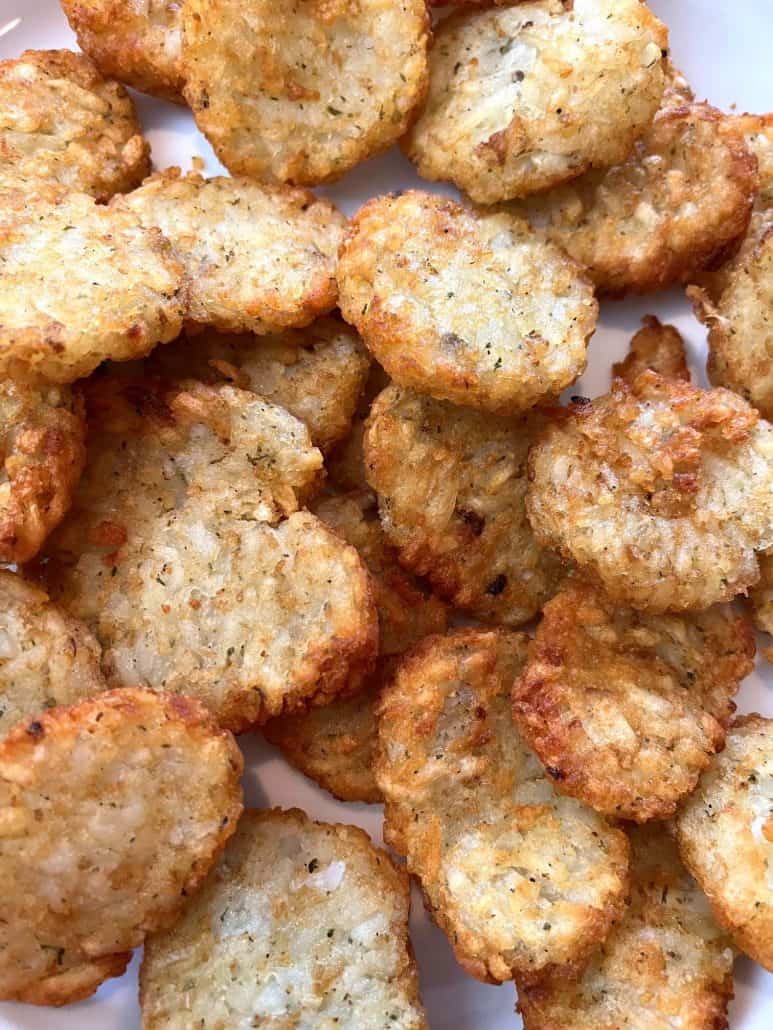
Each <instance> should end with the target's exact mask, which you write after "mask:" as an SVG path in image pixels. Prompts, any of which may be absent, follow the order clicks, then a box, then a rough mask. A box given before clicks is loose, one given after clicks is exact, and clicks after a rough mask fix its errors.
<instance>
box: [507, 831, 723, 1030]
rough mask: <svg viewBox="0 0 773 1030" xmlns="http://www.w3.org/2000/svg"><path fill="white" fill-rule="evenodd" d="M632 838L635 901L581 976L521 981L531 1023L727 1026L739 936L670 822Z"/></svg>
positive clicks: (716, 1029) (565, 1028)
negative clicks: (733, 940)
mask: <svg viewBox="0 0 773 1030" xmlns="http://www.w3.org/2000/svg"><path fill="white" fill-rule="evenodd" d="M630 837H631V880H632V883H631V901H630V905H629V906H628V908H627V909H626V911H625V913H624V915H623V917H622V919H621V920H620V922H619V923H618V924H617V926H615V927H613V929H612V931H611V933H610V934H609V937H608V938H607V939H606V941H604V942H603V944H601V946H600V947H599V949H598V951H597V952H596V954H595V955H594V956H593V958H592V959H591V961H590V962H589V964H588V966H587V968H586V969H585V971H584V972H583V973H582V975H581V976H580V977H579V978H572V977H567V976H566V974H565V973H564V972H563V971H557V972H556V974H555V975H554V976H550V977H546V978H545V979H544V980H542V981H541V982H539V983H535V984H525V983H524V984H522V983H519V984H518V1010H519V1011H520V1013H521V1015H522V1017H523V1025H524V1030H651V1028H652V1027H658V1028H665V1027H680V1028H681V1030H727V1026H728V1022H727V1006H728V1002H729V1001H730V1000H731V998H732V997H733V951H732V948H731V947H730V940H729V939H728V937H727V936H726V935H725V934H724V933H723V932H722V930H721V928H720V927H719V926H718V925H717V923H716V922H715V920H714V918H713V916H712V914H711V910H710V908H709V905H708V902H707V901H706V898H705V897H704V896H703V894H702V893H701V891H700V889H699V888H698V886H697V884H696V883H695V881H694V880H693V879H692V878H691V877H690V875H689V874H688V872H687V871H686V869H685V868H684V867H683V866H682V864H681V862H680V861H679V855H678V854H677V851H676V847H675V846H674V843H673V841H672V840H671V838H670V836H669V834H668V831H667V828H666V827H665V826H664V825H663V824H660V823H653V824H652V825H650V826H639V827H635V828H631V830H630Z"/></svg>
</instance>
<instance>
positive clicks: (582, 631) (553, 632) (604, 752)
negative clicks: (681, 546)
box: [513, 581, 755, 822]
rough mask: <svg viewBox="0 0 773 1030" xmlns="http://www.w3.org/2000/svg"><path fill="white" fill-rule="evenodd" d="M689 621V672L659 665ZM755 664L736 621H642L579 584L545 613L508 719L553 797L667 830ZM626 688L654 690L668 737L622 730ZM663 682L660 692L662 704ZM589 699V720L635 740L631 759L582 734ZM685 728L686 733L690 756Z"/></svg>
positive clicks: (654, 730) (748, 638) (748, 635)
mask: <svg viewBox="0 0 773 1030" xmlns="http://www.w3.org/2000/svg"><path fill="white" fill-rule="evenodd" d="M675 621H677V624H676V625H672V624H673V623H674V622H675ZM693 622H694V623H695V625H696V628H697V627H698V625H700V630H699V631H698V632H699V639H700V641H701V645H700V646H701V657H699V658H698V661H697V663H696V667H693V668H691V669H684V670H681V669H680V668H679V664H678V660H677V661H674V662H673V663H671V662H667V661H665V660H664V659H663V658H662V657H661V655H660V653H659V647H660V646H662V647H663V651H664V653H666V654H667V653H668V647H669V644H670V645H671V647H672V648H678V646H679V644H678V643H677V641H679V640H684V642H685V647H687V646H690V645H689V644H688V643H687V641H688V640H689V637H688V634H689V632H690V625H691V623H693ZM669 631H670V632H673V634H674V637H673V638H671V636H670V632H669ZM692 646H693V647H694V646H695V642H693V644H692ZM703 648H705V658H703V657H702V649H703ZM754 654H755V642H754V632H753V629H752V625H751V622H750V620H749V619H748V618H747V617H746V616H744V615H738V616H734V617H732V618H731V617H730V616H728V618H727V621H726V622H725V621H719V619H718V620H717V622H716V623H712V622H709V621H707V619H706V618H702V617H701V616H700V615H697V616H690V615H687V616H684V617H681V618H680V617H671V618H670V619H669V618H666V619H664V618H662V617H658V616H655V617H648V616H641V615H637V614H636V613H634V612H632V611H626V610H625V609H622V608H620V607H618V606H617V605H616V604H615V603H613V602H610V601H609V600H608V599H607V598H606V597H605V596H604V595H603V594H602V593H600V592H598V591H595V590H593V589H592V588H590V587H588V586H586V585H584V584H582V583H581V582H577V581H574V582H570V583H569V584H568V585H567V586H565V587H564V588H563V589H562V590H561V592H560V593H559V594H558V595H557V596H556V597H554V598H553V599H552V600H551V601H549V602H548V603H547V605H546V606H545V609H544V611H543V618H542V622H541V623H540V625H539V626H538V628H537V633H536V636H535V638H534V640H533V642H532V645H531V647H530V649H529V659H528V662H527V664H526V667H525V668H524V670H523V672H522V674H521V676H520V678H519V679H518V680H517V681H516V683H515V685H514V687H513V718H514V720H515V723H516V725H517V726H518V728H519V730H520V731H521V733H523V735H524V737H525V738H526V740H527V741H528V743H529V745H530V747H532V748H533V749H534V751H535V752H536V754H537V755H538V757H539V759H540V761H541V762H542V764H543V766H544V767H545V770H546V772H547V773H548V775H549V776H550V778H551V780H552V782H553V784H554V786H555V788H556V790H558V791H560V792H561V793H562V794H568V795H570V796H572V797H576V798H579V799H580V800H581V801H584V802H585V803H586V804H588V805H590V806H591V807H592V808H595V809H596V810H597V811H599V812H603V813H605V814H607V815H611V816H616V817H623V818H626V819H634V820H636V821H637V822H646V821H647V820H650V819H665V818H668V817H669V816H671V815H673V814H674V812H675V811H676V807H677V804H678V802H679V800H680V798H681V797H683V796H684V795H686V794H688V793H689V792H690V791H691V790H692V789H693V788H694V787H695V784H696V783H697V782H698V778H699V776H700V774H701V772H702V770H703V769H705V768H706V767H707V766H708V765H709V762H710V760H711V757H712V755H713V754H714V753H716V752H717V751H720V750H721V749H722V747H723V746H724V742H725V734H726V731H727V728H728V726H729V725H730V722H731V719H732V716H733V713H734V711H735V704H734V703H733V701H732V697H733V696H734V695H735V693H736V692H737V690H738V688H739V686H740V683H741V680H742V679H743V678H744V677H745V676H746V675H748V673H750V672H751V670H752V669H753V668H754ZM692 657H693V658H695V657H697V656H695V655H693V656H692ZM597 673H598V675H599V676H600V677H601V681H599V680H597V678H596V676H597ZM650 677H651V684H652V685H650V683H649V682H648V680H650ZM636 680H638V688H639V689H640V690H643V691H648V690H651V691H653V692H654V693H656V694H658V695H660V696H661V697H663V699H664V702H665V703H666V704H668V705H669V707H670V709H671V711H672V713H673V716H672V717H673V721H674V726H673V729H672V731H671V732H673V734H674V736H673V737H669V736H668V735H667V733H668V731H667V730H664V728H663V726H662V725H660V724H658V723H656V721H655V720H653V722H652V723H651V725H650V726H649V733H648V727H647V726H646V725H645V726H644V727H643V729H642V730H639V729H638V728H636V727H635V723H634V725H633V726H631V724H629V723H628V722H627V720H626V712H625V708H626V694H627V691H628V689H629V684H634V683H636ZM663 683H668V684H669V685H668V687H667V688H666V689H665V690H664V691H663V693H662V694H661V692H660V688H659V685H660V684H663ZM593 697H597V703H596V705H595V707H596V710H597V711H600V710H602V706H603V705H609V706H610V708H612V709H613V710H615V711H616V713H617V714H618V715H619V717H620V718H621V719H622V720H623V721H624V722H625V723H626V726H627V728H628V730H629V732H632V733H638V732H642V733H643V734H644V735H643V736H641V737H640V739H639V741H638V751H637V753H636V754H635V755H633V756H632V755H630V754H628V753H627V752H626V751H625V749H624V748H622V747H621V746H619V745H618V744H616V742H615V738H614V736H612V737H611V738H609V739H607V740H606V741H602V740H601V739H599V738H598V737H597V736H596V734H594V733H592V732H590V731H588V730H586V729H585V728H584V725H583V715H584V713H585V712H586V711H587V707H586V706H588V707H589V706H591V698H593ZM573 710H574V711H576V716H575V717H574V718H572V717H571V713H572V711H573ZM629 718H630V714H629ZM677 720H679V722H678V724H677ZM686 721H689V722H692V723H693V726H692V732H693V740H692V746H691V747H689V748H688V746H687V743H688V736H687V728H686V726H685V725H684V724H685V722H686ZM680 725H681V726H682V727H683V728H682V730H681V732H680V731H679V726H680ZM610 730H611V727H610ZM661 733H663V734H664V736H663V737H662V739H661V740H660V741H659V740H658V737H659V736H660V734H661ZM655 751H660V752H661V753H660V755H657V756H656V755H655V754H654V753H653V752H655ZM664 752H665V754H664ZM669 755H671V756H672V757H671V758H668V756H669ZM667 758H668V760H667ZM640 763H641V764H640ZM661 763H662V764H661ZM637 771H638V773H639V775H638V777H637Z"/></svg>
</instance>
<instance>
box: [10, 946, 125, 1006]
mask: <svg viewBox="0 0 773 1030" xmlns="http://www.w3.org/2000/svg"><path fill="white" fill-rule="evenodd" d="M131 957H132V955H131V952H130V951H125V952H121V953H120V954H118V955H105V956H104V957H102V958H95V959H87V960H86V961H84V962H83V963H82V964H79V965H74V966H72V967H71V968H69V969H66V970H64V971H63V972H61V973H58V974H56V975H55V976H48V977H46V978H45V979H43V980H39V981H38V982H37V983H31V984H29V985H28V986H27V987H23V988H21V989H20V990H18V991H15V992H14V993H13V995H9V997H8V998H7V999H6V1000H7V1001H21V1002H25V1003H26V1004H27V1005H46V1006H52V1007H54V1008H59V1007H60V1006H62V1005H72V1004H73V1003H74V1002H76V1001H84V1000H85V999H86V998H90V997H91V995H92V994H93V993H94V992H95V991H96V990H97V988H98V987H99V986H100V985H101V984H103V983H104V982H105V980H110V979H112V978H113V977H116V976H123V974H124V973H125V972H126V967H127V966H128V965H129V962H130V961H131Z"/></svg>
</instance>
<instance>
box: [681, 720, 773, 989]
mask: <svg viewBox="0 0 773 1030" xmlns="http://www.w3.org/2000/svg"><path fill="white" fill-rule="evenodd" d="M771 721H773V720H771V719H769V718H767V717H766V716H763V715H760V714H759V713H758V712H747V713H746V714H744V715H739V716H737V717H736V718H735V719H734V720H733V725H732V728H731V732H732V730H735V729H741V728H743V727H746V726H750V727H752V728H753V729H757V728H759V729H762V728H763V727H765V726H768V725H769V724H770V723H771ZM720 757H721V756H720ZM731 775H732V774H731ZM698 791H700V786H699V787H698ZM696 796H697V795H696ZM704 804H705V811H706V818H707V819H709V820H710V819H711V817H712V815H713V814H718V813H717V808H716V807H714V808H712V806H711V803H710V802H707V801H705V800H704ZM725 807H726V808H728V807H729V808H732V807H733V806H732V802H731V803H730V805H729V806H725ZM772 822H773V820H771V817H770V815H769V816H768V819H767V822H766V824H765V825H764V826H763V827H762V833H763V834H764V835H765V837H766V839H767V840H769V839H770V835H771V824H772ZM675 836H676V841H677V843H678V846H679V854H680V857H681V859H682V861H683V862H684V864H685V866H687V868H688V869H689V870H690V872H691V873H692V875H693V876H694V877H695V879H696V880H697V881H698V883H699V884H700V886H701V889H702V890H703V892H704V893H705V894H706V897H707V898H708V899H709V902H710V903H711V910H712V912H713V913H714V916H715V917H716V919H717V922H718V923H720V924H721V925H722V926H723V927H724V928H725V929H726V930H727V931H728V933H729V934H731V936H732V937H733V940H734V941H735V943H736V944H737V946H738V948H739V949H740V950H741V951H743V953H744V954H745V955H748V956H749V957H750V958H751V959H753V960H754V961H755V962H757V963H759V965H761V966H762V968H763V969H766V970H767V971H768V972H770V973H773V917H771V915H770V912H771V907H772V905H773V902H772V901H771V894H772V893H773V892H771V891H770V890H769V891H768V895H767V897H762V898H760V899H759V901H758V902H757V904H758V906H759V909H760V918H759V919H757V918H756V917H755V916H752V917H751V918H750V919H748V918H747V919H746V920H744V919H743V913H741V914H740V915H739V911H738V908H737V906H736V905H734V904H733V899H732V894H733V888H732V885H730V886H729V887H725V885H724V884H723V883H717V882H716V881H715V880H712V878H711V877H710V876H707V875H706V870H705V868H704V867H703V865H702V863H701V861H700V856H701V853H702V849H703V848H709V849H710V850H711V849H712V847H713V842H712V841H710V840H709V841H707V840H705V839H699V840H696V839H693V838H691V837H690V836H689V835H688V834H687V832H686V827H685V826H684V824H683V821H682V819H681V818H679V819H677V820H675ZM733 857H735V856H733V855H732V854H731V853H727V851H726V853H725V855H724V858H725V859H730V858H733ZM746 857H747V856H745V855H744V854H743V853H742V852H741V854H739V856H738V860H739V861H743V859H744V858H746ZM728 875H729V876H732V870H731V869H729V870H728ZM723 888H724V889H723Z"/></svg>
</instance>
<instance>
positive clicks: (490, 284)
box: [338, 190, 598, 414]
mask: <svg viewBox="0 0 773 1030" xmlns="http://www.w3.org/2000/svg"><path fill="white" fill-rule="evenodd" d="M338 285H339V290H340V301H339V303H340V306H341V312H342V314H343V316H344V318H345V319H346V320H347V322H350V323H351V324H352V325H354V326H356V327H357V329H358V330H359V332H360V334H361V335H362V338H363V340H364V341H365V343H366V345H367V346H368V348H369V349H370V350H371V351H372V352H373V354H374V356H375V357H376V358H377V359H378V361H379V363H380V364H381V365H383V367H384V368H385V369H386V371H387V373H388V374H389V376H390V377H391V378H392V379H393V380H394V381H395V382H396V383H398V384H399V385H400V386H407V387H411V388H413V389H416V390H418V391H420V392H422V393H428V394H431V395H432V396H433V397H437V398H439V399H442V400H449V401H453V402H454V403H456V404H463V405H469V406H470V407H474V408H482V409H484V410H487V411H494V412H499V413H501V414H504V413H513V412H517V411H521V410H524V409H526V408H530V407H532V406H533V405H534V404H536V403H537V402H538V401H539V400H540V399H542V398H544V397H546V396H551V395H554V394H555V395H557V394H558V393H560V391H561V390H562V389H563V388H564V387H566V386H568V385H569V384H570V383H573V382H574V380H575V379H576V378H577V377H578V376H579V375H580V374H581V373H582V371H583V370H584V368H585V363H586V348H587V343H588V340H589V338H590V336H591V335H592V333H593V331H594V329H595V327H596V319H597V316H598V305H597V303H596V301H595V299H594V297H593V291H592V290H591V287H590V285H589V283H588V282H587V281H586V280H585V279H584V277H583V275H582V273H581V271H580V269H579V267H578V266H577V265H575V264H574V262H573V261H570V260H569V259H567V257H566V255H565V254H564V253H563V252H562V251H561V250H559V249H558V248H557V247H555V246H554V245H553V244H551V243H548V242H546V241H545V240H544V239H541V238H540V237H538V236H537V235H535V234H534V233H533V232H532V231H531V230H530V229H529V227H528V225H527V223H526V222H525V221H524V219H522V218H518V217H515V216H510V215H507V214H490V215H486V214H483V213H480V214H476V213H475V212H473V211H471V210H469V209H468V208H465V207H463V206H462V205H460V204H457V203H456V202H455V201H452V200H449V199H448V198H447V197H438V196H433V195H432V194H429V193H422V192H419V191H415V190H414V191H410V192H408V193H403V194H400V195H397V194H393V195H390V196H386V197H377V198H376V199H375V200H371V201H369V202H368V203H367V204H365V206H364V207H362V208H361V209H360V211H359V212H358V213H357V215H355V217H354V219H353V220H352V222H351V225H350V227H349V230H348V232H347V235H346V238H345V240H344V244H343V246H342V248H341V255H340V260H339V264H338Z"/></svg>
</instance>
